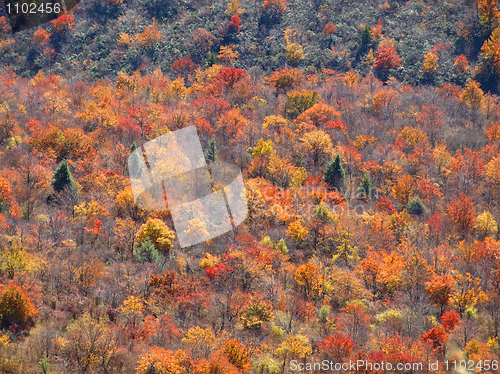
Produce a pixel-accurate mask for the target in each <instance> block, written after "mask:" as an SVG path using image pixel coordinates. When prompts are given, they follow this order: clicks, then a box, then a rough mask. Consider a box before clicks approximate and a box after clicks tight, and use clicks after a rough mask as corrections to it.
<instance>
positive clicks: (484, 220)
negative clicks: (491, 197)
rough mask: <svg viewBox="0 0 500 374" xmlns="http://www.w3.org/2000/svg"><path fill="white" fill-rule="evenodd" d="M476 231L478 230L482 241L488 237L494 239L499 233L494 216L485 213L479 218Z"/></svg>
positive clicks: (475, 227)
mask: <svg viewBox="0 0 500 374" xmlns="http://www.w3.org/2000/svg"><path fill="white" fill-rule="evenodd" d="M474 230H476V232H477V233H478V235H479V237H480V238H481V239H484V238H485V237H487V236H493V237H494V236H495V235H496V234H497V232H498V222H497V221H496V220H495V218H494V217H493V214H491V213H490V212H488V211H485V212H483V213H482V214H480V215H479V216H478V217H477V219H476V225H475V226H474Z"/></svg>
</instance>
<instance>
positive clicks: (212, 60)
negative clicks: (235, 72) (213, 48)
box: [206, 52, 217, 67]
mask: <svg viewBox="0 0 500 374" xmlns="http://www.w3.org/2000/svg"><path fill="white" fill-rule="evenodd" d="M216 63H217V55H216V54H215V53H213V52H212V53H210V55H209V56H208V58H207V62H206V65H207V67H210V66H212V65H215V64H216Z"/></svg>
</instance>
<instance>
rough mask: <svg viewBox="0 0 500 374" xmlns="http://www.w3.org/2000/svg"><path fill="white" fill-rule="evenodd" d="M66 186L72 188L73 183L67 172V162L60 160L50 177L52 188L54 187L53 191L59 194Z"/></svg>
mask: <svg viewBox="0 0 500 374" xmlns="http://www.w3.org/2000/svg"><path fill="white" fill-rule="evenodd" d="M67 186H69V187H71V188H74V187H75V181H74V180H73V176H72V175H71V171H70V170H69V164H68V161H66V160H62V161H61V162H60V163H59V165H57V167H56V170H55V171H54V174H53V176H52V187H54V190H55V191H57V192H59V191H62V190H64V188H65V187H67Z"/></svg>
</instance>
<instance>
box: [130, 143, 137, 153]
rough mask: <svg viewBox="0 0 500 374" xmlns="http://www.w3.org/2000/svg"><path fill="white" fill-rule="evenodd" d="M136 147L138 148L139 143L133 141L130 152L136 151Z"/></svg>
mask: <svg viewBox="0 0 500 374" xmlns="http://www.w3.org/2000/svg"><path fill="white" fill-rule="evenodd" d="M136 149H137V143H136V142H132V144H130V153H134V151H135V150H136Z"/></svg>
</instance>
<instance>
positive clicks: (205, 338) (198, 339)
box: [182, 326, 215, 359]
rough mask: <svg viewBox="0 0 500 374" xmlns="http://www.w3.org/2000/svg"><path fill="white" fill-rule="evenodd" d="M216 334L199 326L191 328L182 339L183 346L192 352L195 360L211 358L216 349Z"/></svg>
mask: <svg viewBox="0 0 500 374" xmlns="http://www.w3.org/2000/svg"><path fill="white" fill-rule="evenodd" d="M214 342H215V334H214V333H213V331H212V329H210V328H209V327H207V328H206V329H204V328H201V327H199V326H196V327H191V328H190V329H189V330H188V332H187V334H186V336H185V337H184V338H183V339H182V345H183V346H184V347H186V348H187V349H189V350H190V351H191V354H192V356H193V358H195V359H196V358H197V359H202V358H205V357H209V356H210V352H211V351H212V349H213V348H214Z"/></svg>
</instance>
